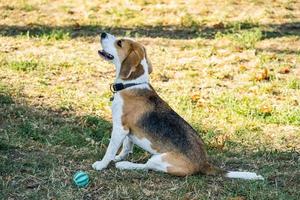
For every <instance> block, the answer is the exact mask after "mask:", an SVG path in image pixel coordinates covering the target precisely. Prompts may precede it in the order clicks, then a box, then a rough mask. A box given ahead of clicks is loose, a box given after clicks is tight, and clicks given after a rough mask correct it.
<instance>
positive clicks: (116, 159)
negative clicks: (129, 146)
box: [114, 155, 124, 162]
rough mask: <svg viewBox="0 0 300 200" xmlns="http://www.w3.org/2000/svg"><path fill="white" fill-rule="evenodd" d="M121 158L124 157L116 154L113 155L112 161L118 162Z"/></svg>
mask: <svg viewBox="0 0 300 200" xmlns="http://www.w3.org/2000/svg"><path fill="white" fill-rule="evenodd" d="M123 159H124V157H123V156H120V155H117V156H116V157H115V159H114V161H115V162H119V161H121V160H123Z"/></svg>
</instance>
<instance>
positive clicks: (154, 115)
mask: <svg viewBox="0 0 300 200" xmlns="http://www.w3.org/2000/svg"><path fill="white" fill-rule="evenodd" d="M101 45H102V48H103V50H101V51H98V53H99V55H100V56H101V57H102V58H104V59H105V60H108V61H110V62H112V63H113V64H114V65H115V68H116V79H115V83H114V84H113V85H112V87H111V89H112V90H113V92H114V97H113V102H112V119H113V122H112V123H113V129H112V134H111V139H110V143H109V145H108V148H107V150H106V153H105V155H104V157H103V159H102V160H101V161H96V162H95V163H94V164H93V165H92V167H93V168H94V169H95V170H103V169H105V168H106V167H107V166H108V164H109V163H110V162H111V161H115V162H116V167H117V168H118V169H127V170H133V169H137V170H155V171H161V172H166V173H169V174H172V175H175V176H187V175H192V174H197V173H202V174H205V175H222V176H224V177H229V178H242V179H263V177H262V176H260V175H257V174H256V173H251V172H236V171H226V170H223V169H220V168H218V167H215V166H214V165H212V164H211V163H209V161H208V156H207V153H206V150H205V144H204V142H203V140H202V139H201V138H200V136H199V134H198V133H197V132H196V131H195V130H194V129H193V127H192V126H191V125H189V124H188V123H187V122H186V121H185V120H184V119H183V118H182V117H180V116H179V115H178V114H177V113H176V112H175V111H174V110H173V109H172V108H171V107H170V106H169V105H168V104H167V103H166V102H165V101H164V100H163V99H161V98H160V97H159V96H158V94H157V93H156V92H155V90H154V88H153V87H152V86H151V85H150V83H149V74H150V73H151V72H152V65H151V62H150V60H149V58H148V56H147V53H146V50H145V47H144V46H143V45H142V44H140V43H138V42H135V41H133V40H131V39H117V38H115V37H114V36H113V35H111V34H108V33H102V34H101ZM122 144H123V146H122V150H121V151H120V153H119V154H118V155H116V154H117V152H118V150H119V148H120V147H121V145H122ZM134 144H135V145H138V146H139V147H141V148H142V149H144V150H146V151H148V152H149V153H150V154H152V157H151V158H150V159H149V160H148V161H147V162H146V163H145V164H141V163H132V162H128V161H123V160H125V159H126V157H127V156H128V154H129V153H132V151H133V145H134Z"/></svg>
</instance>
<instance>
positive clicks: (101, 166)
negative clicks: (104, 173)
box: [92, 161, 107, 171]
mask: <svg viewBox="0 0 300 200" xmlns="http://www.w3.org/2000/svg"><path fill="white" fill-rule="evenodd" d="M92 167H93V168H94V169H95V170H98V171H100V170H102V169H105V168H106V167H107V165H105V164H104V163H103V162H102V161H96V162H94V164H93V165H92Z"/></svg>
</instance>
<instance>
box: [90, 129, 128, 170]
mask: <svg viewBox="0 0 300 200" xmlns="http://www.w3.org/2000/svg"><path fill="white" fill-rule="evenodd" d="M127 134H128V131H126V130H124V129H123V127H122V126H118V127H116V128H115V126H114V127H113V131H112V134H111V138H110V142H109V145H108V147H107V150H106V153H105V155H104V157H103V159H102V160H101V161H96V162H95V163H94V164H93V165H92V167H93V168H94V169H96V170H102V169H105V168H106V167H107V166H108V164H109V163H110V162H111V161H112V160H114V158H115V156H116V154H117V152H118V150H119V148H120V146H121V144H122V142H123V140H124V139H125V137H126V135H127Z"/></svg>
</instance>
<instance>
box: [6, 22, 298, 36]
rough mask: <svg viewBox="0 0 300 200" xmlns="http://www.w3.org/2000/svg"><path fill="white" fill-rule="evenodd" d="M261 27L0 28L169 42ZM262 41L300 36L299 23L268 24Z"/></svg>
mask: <svg viewBox="0 0 300 200" xmlns="http://www.w3.org/2000/svg"><path fill="white" fill-rule="evenodd" d="M258 27H260V26H259V25H258V24H254V23H249V22H237V23H231V24H227V25H224V24H222V23H221V24H219V25H218V24H217V25H215V26H201V25H194V26H191V27H182V26H141V27H132V28H126V27H104V26H98V25H83V26H75V25H74V26H48V25H40V24H33V25H30V26H17V25H0V35H1V36H19V35H28V36H31V37H44V36H45V37H47V36H51V35H52V34H56V36H57V37H62V38H63V37H64V36H66V35H67V36H69V37H71V38H76V37H88V36H95V35H99V33H100V32H103V31H105V32H110V33H112V34H115V35H122V36H124V35H126V36H131V37H133V36H139V37H152V38H155V37H161V38H170V39H192V38H206V39H213V38H215V35H216V34H217V33H218V32H220V33H225V34H226V33H232V32H234V31H236V29H238V30H246V29H251V28H258ZM260 28H262V33H263V39H266V38H276V37H282V36H286V35H295V36H300V22H292V23H283V24H267V25H264V26H262V27H260Z"/></svg>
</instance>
